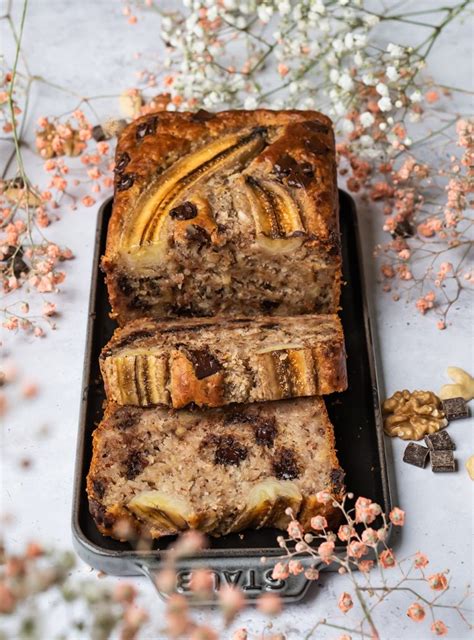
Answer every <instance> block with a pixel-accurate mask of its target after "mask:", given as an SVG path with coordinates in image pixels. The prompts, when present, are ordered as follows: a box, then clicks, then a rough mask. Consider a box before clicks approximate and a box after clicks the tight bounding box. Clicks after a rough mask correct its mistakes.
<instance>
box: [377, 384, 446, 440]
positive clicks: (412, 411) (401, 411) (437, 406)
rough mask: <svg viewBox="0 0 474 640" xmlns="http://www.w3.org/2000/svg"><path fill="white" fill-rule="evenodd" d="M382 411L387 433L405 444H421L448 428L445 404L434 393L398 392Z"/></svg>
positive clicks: (384, 405)
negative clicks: (420, 441) (422, 439)
mask: <svg viewBox="0 0 474 640" xmlns="http://www.w3.org/2000/svg"><path fill="white" fill-rule="evenodd" d="M382 408H383V416H384V431H385V433H386V434H387V435H388V436H391V437H395V436H398V437H399V438H402V440H421V438H423V437H424V436H425V435H426V434H430V433H435V432H436V431H439V430H440V429H442V428H443V427H445V426H446V425H447V424H448V421H447V420H446V416H445V414H444V411H443V409H442V405H441V400H440V399H439V398H438V396H437V395H435V394H434V393H433V392H432V391H408V390H407V389H404V390H403V391H397V392H396V393H394V394H393V396H391V397H390V398H387V400H385V402H384V403H383V407H382Z"/></svg>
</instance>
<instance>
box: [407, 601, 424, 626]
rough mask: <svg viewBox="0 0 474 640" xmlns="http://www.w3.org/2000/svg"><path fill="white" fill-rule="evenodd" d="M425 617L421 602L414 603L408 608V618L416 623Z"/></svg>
mask: <svg viewBox="0 0 474 640" xmlns="http://www.w3.org/2000/svg"><path fill="white" fill-rule="evenodd" d="M425 615H426V613H425V610H424V608H423V607H422V605H421V604H420V603H419V602H414V603H413V604H412V605H410V606H409V607H408V611H407V616H408V617H409V618H411V619H412V620H414V621H415V622H421V621H422V620H423V619H424V617H425Z"/></svg>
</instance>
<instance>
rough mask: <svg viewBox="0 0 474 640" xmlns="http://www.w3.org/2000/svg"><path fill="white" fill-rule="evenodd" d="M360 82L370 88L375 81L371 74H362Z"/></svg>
mask: <svg viewBox="0 0 474 640" xmlns="http://www.w3.org/2000/svg"><path fill="white" fill-rule="evenodd" d="M362 82H363V83H364V84H365V85H367V86H368V87H372V86H373V85H374V84H375V82H376V80H375V78H374V76H373V75H372V74H371V73H364V75H363V76H362Z"/></svg>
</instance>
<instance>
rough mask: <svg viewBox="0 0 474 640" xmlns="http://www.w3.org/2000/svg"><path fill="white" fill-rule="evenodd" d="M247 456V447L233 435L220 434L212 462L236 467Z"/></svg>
mask: <svg viewBox="0 0 474 640" xmlns="http://www.w3.org/2000/svg"><path fill="white" fill-rule="evenodd" d="M246 458H247V447H244V446H243V445H242V444H240V442H239V441H238V440H236V439H235V438H234V437H233V436H222V437H221V438H220V441H219V444H218V445H217V449H216V452H215V454H214V463H215V464H222V465H225V466H229V465H233V466H236V467H238V466H239V465H240V463H241V462H242V460H245V459H246Z"/></svg>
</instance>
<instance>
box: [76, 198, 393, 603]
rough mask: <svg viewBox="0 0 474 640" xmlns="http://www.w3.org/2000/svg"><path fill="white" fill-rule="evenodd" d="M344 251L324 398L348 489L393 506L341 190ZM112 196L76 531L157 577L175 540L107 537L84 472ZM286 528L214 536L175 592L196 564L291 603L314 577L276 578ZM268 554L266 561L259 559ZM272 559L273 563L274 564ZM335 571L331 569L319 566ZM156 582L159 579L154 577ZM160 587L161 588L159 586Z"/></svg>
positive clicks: (350, 214) (96, 292)
mask: <svg viewBox="0 0 474 640" xmlns="http://www.w3.org/2000/svg"><path fill="white" fill-rule="evenodd" d="M339 199H340V226H341V239H342V255H343V279H344V283H345V284H344V286H343V291H342V314H341V316H342V322H343V325H344V333H345V340H346V349H347V356H348V360H347V366H348V377H349V388H348V390H347V391H345V392H344V393H339V394H333V395H330V396H326V398H325V401H326V405H327V408H328V412H329V416H330V418H331V421H332V423H333V425H334V429H335V433H336V444H337V449H338V456H339V460H340V462H341V465H342V467H343V469H344V470H345V472H346V486H347V488H348V490H350V491H352V492H353V493H354V494H355V495H356V496H365V497H368V498H371V499H373V500H375V501H376V502H378V503H379V504H380V505H382V507H383V509H384V511H385V512H386V513H387V512H388V511H389V510H390V490H389V484H388V475H387V470H386V461H385V452H384V445H383V433H382V421H381V415H380V405H379V397H378V390H377V381H376V372H375V364H374V354H373V341H372V335H371V330H370V322H369V315H368V310H367V301H366V297H365V292H364V284H363V277H362V271H361V269H362V267H361V261H360V243H359V236H358V225H357V214H356V210H355V205H354V201H353V200H352V198H351V197H350V196H349V195H348V194H347V193H345V192H343V191H340V192H339ZM111 210H112V203H111V201H110V200H109V201H107V202H105V203H104V204H103V205H102V207H101V209H100V212H99V216H98V223H97V234H96V245H95V258H94V266H93V271H92V291H91V298H90V308H89V324H88V336H87V344H86V354H85V364H84V379H83V398H82V410H81V416H80V424H79V438H78V446H77V462H76V472H75V486H74V500H73V515H72V528H73V538H74V544H75V548H76V551H77V553H78V554H79V556H80V557H81V558H82V559H83V560H84V561H85V562H87V563H88V564H90V565H91V566H93V567H94V568H96V569H98V570H101V571H104V572H106V573H110V574H114V575H140V574H145V575H148V576H149V577H150V578H153V575H154V572H155V571H156V570H157V569H158V568H159V566H160V559H161V558H162V555H163V554H162V550H163V549H165V548H166V547H167V546H168V545H169V544H170V541H172V539H171V538H166V539H163V540H161V541H156V542H155V543H154V546H153V548H152V549H151V550H146V551H140V550H136V549H133V548H132V547H131V546H130V545H129V544H128V543H121V542H118V541H116V540H113V539H111V538H107V537H104V536H102V535H101V534H100V533H99V532H98V531H97V529H96V527H95V524H94V521H93V520H92V518H91V516H90V514H89V510H88V504H87V496H86V476H87V472H88V469H89V465H90V460H91V455H92V437H91V436H92V431H93V430H94V428H95V426H96V425H97V424H98V422H99V421H100V419H101V417H102V412H103V401H104V389H103V385H102V381H101V376H100V371H99V354H100V351H101V349H102V347H103V346H104V345H105V344H106V342H107V341H108V340H109V338H110V337H111V335H112V333H113V330H114V328H115V323H114V322H113V321H112V320H110V318H109V310H110V307H109V304H108V298H107V291H106V288H105V284H104V278H103V276H102V274H101V272H100V269H99V260H100V256H101V255H102V254H103V253H104V251H105V241H106V235H107V226H108V222H109V219H110V215H111ZM278 535H281V531H277V530H275V529H261V530H258V531H245V532H244V533H243V534H231V535H228V536H224V537H222V538H216V539H215V538H211V539H210V542H209V544H210V546H209V548H208V549H206V550H205V551H203V552H201V553H199V555H196V556H193V557H190V558H186V559H185V560H183V561H182V562H181V563H180V564H179V565H178V576H177V591H179V592H180V593H184V594H189V578H190V573H191V571H192V569H195V568H197V567H199V566H202V567H207V568H209V569H211V570H212V571H213V573H214V585H215V590H218V589H219V588H220V586H221V585H223V584H236V585H239V586H240V587H241V588H242V589H243V590H244V592H245V593H246V595H247V597H248V599H249V600H252V599H254V598H256V597H257V596H258V595H260V594H261V593H262V592H264V591H273V592H276V593H279V594H280V595H281V597H282V598H283V599H285V600H287V601H296V600H299V599H301V598H302V597H303V596H304V594H305V593H306V591H307V588H308V586H309V584H310V582H309V581H308V580H307V579H306V578H305V577H304V574H300V575H298V576H290V577H289V578H288V579H287V580H274V579H272V577H271V573H272V569H271V567H272V566H273V564H274V563H275V562H276V561H277V560H276V558H277V557H278V556H280V555H281V550H280V548H279V547H278V545H277V543H276V538H277V536H278ZM261 556H265V557H266V558H268V561H267V564H266V565H262V563H261V562H260V557H261ZM272 560H273V562H272ZM321 569H325V570H333V569H334V567H331V566H330V567H326V566H325V565H324V566H323V567H321ZM153 583H154V581H153ZM155 586H156V585H155Z"/></svg>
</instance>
